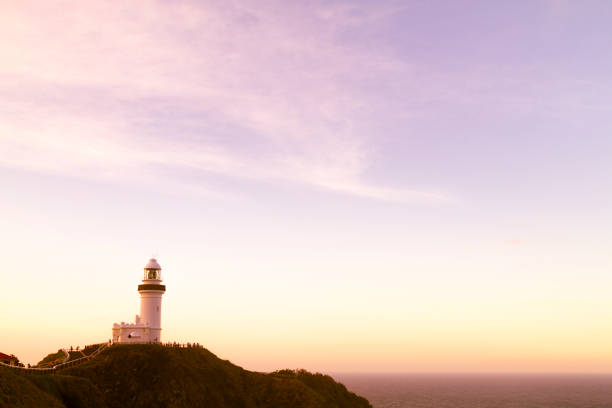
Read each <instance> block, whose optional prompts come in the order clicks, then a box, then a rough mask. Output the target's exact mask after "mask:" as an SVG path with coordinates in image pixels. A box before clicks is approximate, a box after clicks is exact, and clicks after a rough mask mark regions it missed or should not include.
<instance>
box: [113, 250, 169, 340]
mask: <svg viewBox="0 0 612 408" xmlns="http://www.w3.org/2000/svg"><path fill="white" fill-rule="evenodd" d="M161 282H162V276H161V266H159V263H157V260H156V259H155V258H151V259H149V262H148V263H147V264H146V265H145V267H144V276H143V279H142V284H141V285H138V293H140V315H136V319H135V322H134V323H125V322H121V324H118V323H115V324H113V342H114V343H160V342H161V306H162V295H163V294H164V293H165V292H166V286H165V285H162V284H161Z"/></svg>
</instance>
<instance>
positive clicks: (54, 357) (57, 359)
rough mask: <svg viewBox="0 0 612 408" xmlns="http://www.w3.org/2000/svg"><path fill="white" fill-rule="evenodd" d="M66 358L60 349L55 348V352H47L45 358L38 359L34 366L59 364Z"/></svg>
mask: <svg viewBox="0 0 612 408" xmlns="http://www.w3.org/2000/svg"><path fill="white" fill-rule="evenodd" d="M65 358H66V355H65V354H64V352H63V351H62V349H59V350H57V352H56V353H51V354H48V355H47V356H46V357H45V358H43V359H42V360H40V361H39V362H38V364H36V367H51V366H53V365H55V364H59V363H61V362H62V361H64V359H65Z"/></svg>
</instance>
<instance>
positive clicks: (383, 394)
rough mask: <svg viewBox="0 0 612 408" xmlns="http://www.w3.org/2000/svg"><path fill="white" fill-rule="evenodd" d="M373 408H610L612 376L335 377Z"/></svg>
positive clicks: (342, 375) (385, 375) (446, 375)
mask: <svg viewBox="0 0 612 408" xmlns="http://www.w3.org/2000/svg"><path fill="white" fill-rule="evenodd" d="M333 377H334V378H335V379H336V380H338V381H340V382H342V383H343V384H344V385H346V387H347V388H348V389H349V390H350V391H352V392H355V393H356V394H359V395H361V396H363V397H366V398H367V399H368V400H369V401H370V403H372V405H373V406H374V408H604V407H605V408H612V375H611V374H606V375H603V374H602V375H600V374H546V375H545V374H537V375H536V374H491V375H485V374H335V375H333Z"/></svg>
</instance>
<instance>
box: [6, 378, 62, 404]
mask: <svg viewBox="0 0 612 408" xmlns="http://www.w3.org/2000/svg"><path fill="white" fill-rule="evenodd" d="M30 407H48V408H66V405H64V404H63V403H62V402H60V401H59V400H57V399H56V398H54V397H53V396H51V395H49V394H48V393H46V392H44V391H43V390H41V389H40V388H38V387H37V386H36V385H35V384H33V383H32V381H30V380H29V379H28V377H27V376H23V375H19V374H15V373H14V372H13V370H11V369H7V368H0V408H30Z"/></svg>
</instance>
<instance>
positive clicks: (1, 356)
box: [0, 353, 19, 361]
mask: <svg viewBox="0 0 612 408" xmlns="http://www.w3.org/2000/svg"><path fill="white" fill-rule="evenodd" d="M0 360H5V361H19V359H18V358H17V357H15V356H9V355H8V354H4V353H0Z"/></svg>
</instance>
